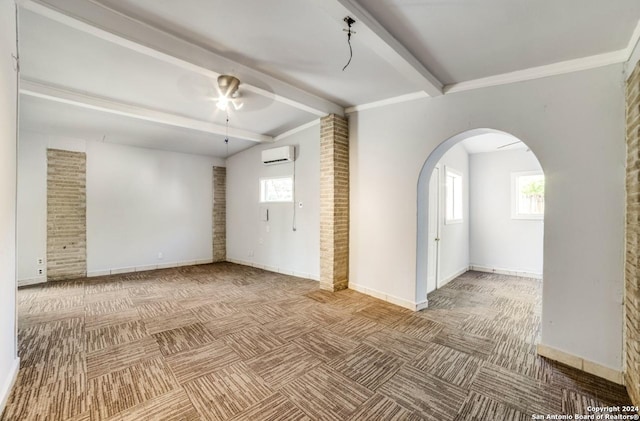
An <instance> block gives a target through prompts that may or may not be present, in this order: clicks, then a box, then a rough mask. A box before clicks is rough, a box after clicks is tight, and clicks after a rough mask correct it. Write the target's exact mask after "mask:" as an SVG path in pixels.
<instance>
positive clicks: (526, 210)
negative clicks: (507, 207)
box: [511, 171, 544, 219]
mask: <svg viewBox="0 0 640 421" xmlns="http://www.w3.org/2000/svg"><path fill="white" fill-rule="evenodd" d="M511 218H513V219H543V218H544V175H543V174H542V172H541V171H528V172H516V173H511Z"/></svg>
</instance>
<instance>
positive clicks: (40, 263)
mask: <svg viewBox="0 0 640 421" xmlns="http://www.w3.org/2000/svg"><path fill="white" fill-rule="evenodd" d="M38 264H39V265H44V259H43V258H42V257H38Z"/></svg>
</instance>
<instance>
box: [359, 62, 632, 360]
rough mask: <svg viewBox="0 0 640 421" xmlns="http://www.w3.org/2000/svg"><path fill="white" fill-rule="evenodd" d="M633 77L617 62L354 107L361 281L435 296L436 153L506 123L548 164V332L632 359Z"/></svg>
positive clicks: (595, 351) (412, 295) (410, 297)
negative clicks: (429, 260) (629, 138)
mask: <svg viewBox="0 0 640 421" xmlns="http://www.w3.org/2000/svg"><path fill="white" fill-rule="evenodd" d="M622 78H623V75H622V65H612V66H607V67H602V68H598V69H593V70H587V71H582V72H576V73H572V74H566V75H559V76H554V77H548V78H543V79H538V80H532V81H527V82H520V83H514V84H510V85H503V86H496V87H491V88H484V89H478V90H473V91H468V92H461V93H456V94H450V95H446V96H444V97H438V98H425V99H421V100H415V101H411V102H405V103H401V104H395V105H390V106H387V107H381V108H376V109H369V110H365V111H361V112H357V113H354V114H352V115H351V118H350V172H351V185H350V187H351V193H350V200H351V230H350V282H354V283H356V284H361V285H363V286H365V287H368V288H370V289H373V290H377V291H382V292H384V293H386V294H388V295H390V296H395V297H399V298H400V299H404V300H406V301H408V302H413V303H416V302H418V301H420V300H423V299H424V297H425V296H426V277H425V279H420V280H419V282H416V273H417V268H418V264H423V262H422V260H421V261H418V260H417V259H416V256H417V253H416V250H417V243H418V235H417V233H418V229H417V228H418V224H417V217H416V216H417V214H418V209H419V208H418V201H417V199H416V198H417V196H418V192H417V190H418V189H417V183H418V179H419V176H420V174H421V169H422V167H423V165H424V163H425V160H426V159H427V157H428V156H429V155H430V153H431V152H432V151H434V149H435V148H436V147H437V146H438V145H439V144H440V143H442V142H443V141H445V140H446V139H449V138H451V137H453V136H454V135H456V134H459V133H462V132H464V131H466V130H469V129H473V128H482V127H489V128H494V129H498V130H502V131H504V132H507V133H510V134H512V135H514V136H516V137H518V138H520V139H522V140H523V141H524V142H525V143H526V144H527V145H528V146H530V147H531V149H532V150H533V152H534V153H535V154H536V156H537V157H538V159H539V160H540V162H541V165H542V167H543V168H544V170H545V175H546V182H547V184H546V189H547V191H546V219H545V228H544V230H545V237H544V244H545V251H544V262H545V265H544V279H545V282H544V289H543V316H542V343H543V344H545V345H547V346H550V347H553V348H556V349H559V350H562V351H565V352H569V353H571V354H575V355H577V356H580V357H583V358H585V359H588V360H591V361H594V362H596V363H599V364H602V365H605V366H608V367H611V368H614V369H620V368H621V361H622V347H621V344H622V296H623V257H624V255H623V250H624V194H625V191H624V165H625V142H624V138H625V130H624V113H625V111H624V100H623V98H624V92H623V84H622ZM594 197H596V198H597V200H593V198H594ZM425 204H426V199H424V201H422V199H421V202H420V206H421V207H422V206H425V207H426V205H425ZM421 235H422V234H421ZM424 254H426V253H424ZM594 338H597V340H595V339H594Z"/></svg>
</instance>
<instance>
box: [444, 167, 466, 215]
mask: <svg viewBox="0 0 640 421" xmlns="http://www.w3.org/2000/svg"><path fill="white" fill-rule="evenodd" d="M449 173H451V174H452V175H454V176H455V177H457V178H459V179H460V218H452V219H449V215H448V214H449V212H447V210H448V203H447V202H448V201H447V195H448V190H449V189H448V187H447V184H448V183H447V181H448V180H447V179H448V178H449ZM454 183H455V182H454ZM443 190H444V200H443V202H444V224H445V225H452V224H462V223H463V222H464V176H463V175H462V173H461V172H460V171H458V170H456V169H454V168H451V167H449V166H446V165H445V167H444V189H443ZM455 201H456V200H455V185H454V192H453V196H452V203H453V210H452V214H453V216H455V210H456V206H455Z"/></svg>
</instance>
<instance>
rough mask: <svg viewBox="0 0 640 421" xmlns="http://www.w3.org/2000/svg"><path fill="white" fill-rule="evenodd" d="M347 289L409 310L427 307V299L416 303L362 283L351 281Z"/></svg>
mask: <svg viewBox="0 0 640 421" xmlns="http://www.w3.org/2000/svg"><path fill="white" fill-rule="evenodd" d="M349 289H352V290H354V291H358V292H361V293H363V294H366V295H370V296H372V297H374V298H377V299H379V300H382V301H386V302H388V303H391V304H395V305H397V306H399V307H403V308H406V309H409V310H411V311H419V310H422V309H423V308H427V300H423V301H420V302H418V303H415V302H413V301H410V300H405V299H404V298H399V297H396V296H393V295H389V294H387V293H385V292H381V291H377V290H375V289H372V288H368V287H365V286H362V285H358V284H354V283H353V282H349Z"/></svg>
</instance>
